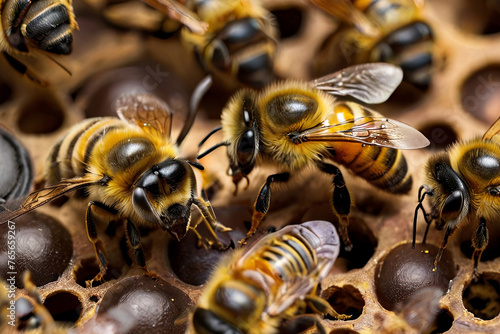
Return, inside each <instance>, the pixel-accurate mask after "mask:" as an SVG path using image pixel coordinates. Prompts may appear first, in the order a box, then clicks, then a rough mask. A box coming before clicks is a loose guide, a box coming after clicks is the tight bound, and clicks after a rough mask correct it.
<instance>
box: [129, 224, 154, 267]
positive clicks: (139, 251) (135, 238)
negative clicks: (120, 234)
mask: <svg viewBox="0 0 500 334" xmlns="http://www.w3.org/2000/svg"><path fill="white" fill-rule="evenodd" d="M125 234H126V236H127V242H128V245H129V247H130V248H131V249H132V250H133V251H134V257H135V260H136V261H137V264H138V265H139V267H141V268H142V269H143V270H144V273H145V274H146V275H147V276H150V277H154V276H155V274H154V273H152V272H150V271H149V270H148V268H147V265H146V256H145V255H144V249H143V248H142V245H141V235H140V234H139V231H137V228H136V227H135V225H134V223H132V221H131V220H130V219H127V220H126V224H125Z"/></svg>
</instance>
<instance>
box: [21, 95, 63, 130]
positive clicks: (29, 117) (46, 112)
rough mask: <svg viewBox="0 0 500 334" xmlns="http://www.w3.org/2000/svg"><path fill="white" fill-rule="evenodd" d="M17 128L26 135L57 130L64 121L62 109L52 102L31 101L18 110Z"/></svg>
mask: <svg viewBox="0 0 500 334" xmlns="http://www.w3.org/2000/svg"><path fill="white" fill-rule="evenodd" d="M18 114H19V118H18V119H17V126H18V128H19V130H21V131H22V132H24V133H27V134H47V133H52V132H54V131H56V130H57V129H59V128H60V127H61V125H62V124H63V121H64V112H63V107H62V106H61V105H60V104H59V103H58V102H56V101H54V100H49V99H46V98H37V99H32V100H30V101H29V102H27V103H25V104H24V105H23V106H22V107H21V108H20V110H19V113H18Z"/></svg>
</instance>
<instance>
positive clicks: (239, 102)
mask: <svg viewBox="0 0 500 334" xmlns="http://www.w3.org/2000/svg"><path fill="white" fill-rule="evenodd" d="M256 117H257V111H256V105H255V92H254V91H251V90H242V91H240V92H239V93H238V94H236V95H235V96H234V97H233V98H232V99H231V100H230V102H229V103H228V105H227V106H226V108H225V109H224V110H223V113H222V129H223V131H224V139H225V140H226V141H227V142H228V143H229V147H228V149H227V155H228V158H229V171H228V174H229V175H231V176H232V178H233V182H234V184H235V185H236V187H238V183H239V182H240V181H241V179H243V178H246V177H247V175H248V174H250V172H251V171H252V170H253V168H254V167H255V163H256V161H257V156H258V153H259V144H260V142H259V137H260V135H259V128H258V120H257V119H256Z"/></svg>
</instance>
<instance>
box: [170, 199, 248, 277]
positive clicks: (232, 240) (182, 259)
mask: <svg viewBox="0 0 500 334" xmlns="http://www.w3.org/2000/svg"><path fill="white" fill-rule="evenodd" d="M215 213H216V215H217V219H218V220H219V221H220V222H221V223H222V224H224V225H225V226H228V227H230V228H232V229H233V231H231V232H228V233H219V232H217V235H218V236H219V238H220V240H221V241H222V242H223V243H224V244H225V245H228V246H229V249H228V250H230V249H231V248H234V247H235V246H236V245H238V241H239V240H241V239H242V238H243V237H244V236H245V235H246V230H247V229H246V227H245V222H249V221H251V219H252V216H251V213H250V211H249V210H248V209H247V208H245V207H238V206H233V207H230V208H224V209H218V208H216V209H215ZM198 231H199V233H200V234H201V235H202V236H204V237H207V238H211V236H210V234H209V232H208V230H207V228H206V226H205V224H203V223H202V224H200V226H199V228H198ZM226 253H227V252H226V251H219V250H217V249H214V248H208V249H207V248H204V247H200V246H198V239H197V237H196V236H195V234H194V233H188V234H187V235H186V237H185V238H184V239H182V240H181V241H180V242H178V241H175V240H172V241H171V242H170V244H169V247H168V250H167V257H168V260H169V261H170V265H171V268H172V270H173V272H174V273H175V274H176V275H177V277H179V278H180V279H181V280H182V281H184V282H186V283H188V284H192V285H202V284H204V283H206V282H207V281H208V279H209V278H210V275H211V273H212V271H213V270H214V269H215V267H216V265H217V263H218V262H219V260H220V259H221V258H222V257H223V256H224V255H225V254H226Z"/></svg>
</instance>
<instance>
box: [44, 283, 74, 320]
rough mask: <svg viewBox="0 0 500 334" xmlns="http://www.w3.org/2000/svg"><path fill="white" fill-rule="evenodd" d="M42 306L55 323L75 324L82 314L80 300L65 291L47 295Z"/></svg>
mask: <svg viewBox="0 0 500 334" xmlns="http://www.w3.org/2000/svg"><path fill="white" fill-rule="evenodd" d="M43 304H44V305H45V307H46V308H47V310H48V311H49V312H50V314H51V315H52V317H53V318H54V320H55V321H61V322H66V323H76V322H77V321H78V319H79V318H80V314H81V313H82V303H81V302H80V299H79V298H78V297H77V296H75V295H74V294H73V293H71V292H67V291H59V292H55V293H54V294H51V295H49V296H48V297H47V298H46V299H45V302H44V303H43Z"/></svg>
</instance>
